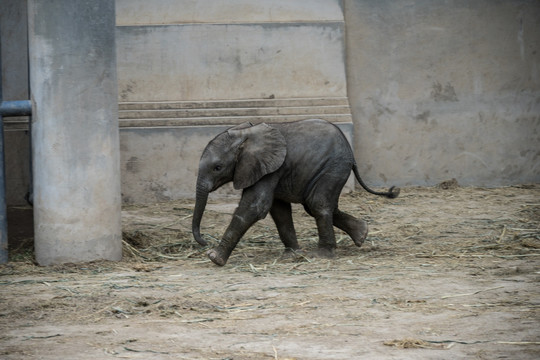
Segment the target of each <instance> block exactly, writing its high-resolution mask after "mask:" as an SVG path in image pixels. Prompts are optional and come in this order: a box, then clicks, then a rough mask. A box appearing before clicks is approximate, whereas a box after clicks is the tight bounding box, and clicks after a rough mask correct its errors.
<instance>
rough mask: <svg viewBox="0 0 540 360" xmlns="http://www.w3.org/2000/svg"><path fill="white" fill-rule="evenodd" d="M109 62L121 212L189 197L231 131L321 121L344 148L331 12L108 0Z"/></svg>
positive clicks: (339, 22)
mask: <svg viewBox="0 0 540 360" xmlns="http://www.w3.org/2000/svg"><path fill="white" fill-rule="evenodd" d="M117 54H118V83H119V84H118V86H119V101H120V114H119V116H120V127H121V143H122V171H123V173H122V192H123V196H124V200H125V201H127V202H148V201H159V200H169V199H176V198H179V197H186V196H187V197H192V196H194V189H195V181H196V175H197V167H198V160H199V157H200V155H201V153H202V151H203V149H204V147H205V145H206V144H207V143H208V142H209V141H210V140H211V139H212V138H213V137H214V136H215V135H217V134H218V133H219V132H221V131H223V130H225V129H226V128H227V127H228V126H231V125H235V124H239V123H242V122H246V121H250V122H252V123H260V122H280V121H292V120H299V119H305V118H324V119H327V120H329V121H333V122H335V123H338V124H339V126H340V127H341V128H342V129H343V130H344V131H345V132H346V133H347V134H348V135H349V137H352V116H351V112H350V107H349V104H348V100H347V82H346V71H345V24H344V18H343V9H342V3H341V1H339V0H317V1H313V2H310V3H309V4H308V3H306V2H305V1H290V0H287V1H285V0H280V1H275V0H272V1H270V0H262V1H257V2H253V1H248V0H232V1H227V2H215V1H189V0H182V1H171V0H158V1H151V2H149V1H142V0H136V1H134V0H129V1H128V0H117ZM352 184H353V183H352V182H349V184H348V186H349V188H351V187H352ZM218 193H221V194H224V193H230V189H224V190H222V191H221V192H218Z"/></svg>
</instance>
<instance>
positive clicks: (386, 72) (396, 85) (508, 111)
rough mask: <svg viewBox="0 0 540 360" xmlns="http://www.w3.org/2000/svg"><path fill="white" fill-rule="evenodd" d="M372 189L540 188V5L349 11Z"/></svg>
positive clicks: (363, 164) (358, 116)
mask: <svg viewBox="0 0 540 360" xmlns="http://www.w3.org/2000/svg"><path fill="white" fill-rule="evenodd" d="M345 19H346V24H347V27H346V29H347V63H348V67H347V72H348V77H347V82H348V89H349V101H350V104H351V108H352V110H353V116H354V125H355V150H356V153H357V154H356V155H357V159H358V161H359V163H360V168H361V169H362V170H363V171H362V173H363V174H365V178H366V180H367V181H368V182H369V183H375V184H379V185H383V184H387V185H389V184H397V185H433V184H436V183H438V182H440V181H443V180H447V179H451V178H456V179H457V180H458V181H459V183H461V184H467V185H487V186H497V185H508V184H516V183H528V182H539V181H540V21H539V19H540V2H538V1H521V0H516V1H488V0H479V1H462V0H455V1H454V0H452V1H445V2H437V1H429V0H415V1H407V2H403V1H389V0H381V1H364V0H346V1H345Z"/></svg>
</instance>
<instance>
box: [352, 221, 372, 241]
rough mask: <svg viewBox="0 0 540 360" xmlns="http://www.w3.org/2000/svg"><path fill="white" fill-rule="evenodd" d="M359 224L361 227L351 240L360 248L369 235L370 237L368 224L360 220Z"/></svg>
mask: <svg viewBox="0 0 540 360" xmlns="http://www.w3.org/2000/svg"><path fill="white" fill-rule="evenodd" d="M359 222H360V225H359V226H358V228H357V229H356V231H355V234H353V236H351V238H352V239H353V241H354V244H355V245H356V246H358V247H360V246H362V244H363V243H364V241H365V240H366V238H367V235H368V225H367V222H365V221H363V220H359Z"/></svg>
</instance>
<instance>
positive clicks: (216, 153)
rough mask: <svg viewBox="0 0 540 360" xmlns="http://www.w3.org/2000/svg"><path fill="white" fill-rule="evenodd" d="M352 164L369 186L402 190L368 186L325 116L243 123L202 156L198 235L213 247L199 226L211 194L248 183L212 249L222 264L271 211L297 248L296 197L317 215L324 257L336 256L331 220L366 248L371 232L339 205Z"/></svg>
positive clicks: (287, 242) (393, 194)
mask: <svg viewBox="0 0 540 360" xmlns="http://www.w3.org/2000/svg"><path fill="white" fill-rule="evenodd" d="M351 169H352V171H353V172H354V174H355V176H356V179H357V180H358V181H359V183H360V184H361V185H362V187H363V188H364V189H366V190H367V191H368V192H370V193H372V194H375V195H383V196H387V197H389V198H395V197H397V196H398V194H399V189H398V188H394V187H392V188H390V190H389V191H388V192H376V191H373V190H371V189H369V188H368V187H367V186H366V184H365V183H364V182H363V181H362V179H361V178H360V176H359V174H358V168H357V166H356V162H355V160H354V157H353V153H352V150H351V147H350V145H349V143H348V142H347V139H346V138H345V136H344V135H343V133H342V132H341V130H340V129H339V128H338V127H337V126H335V125H334V124H331V123H329V122H327V121H324V120H316V119H315V120H302V121H296V122H290V123H276V124H264V123H263V124H259V125H252V124H251V123H245V124H242V125H238V126H236V127H233V128H231V129H229V130H227V131H225V132H223V133H221V134H219V135H218V136H216V137H215V138H214V139H213V140H212V141H210V143H209V144H208V145H207V146H206V148H205V149H204V152H203V154H202V156H201V160H200V163H199V175H198V178H197V194H196V202H195V210H194V213H193V227H192V229H193V237H194V238H195V240H196V241H197V242H198V243H199V244H201V245H203V246H205V245H207V243H206V241H205V240H204V239H203V238H202V237H201V233H200V225H201V219H202V216H203V212H204V209H205V206H206V202H207V200H208V194H209V193H210V192H212V191H214V190H216V189H218V188H219V187H220V186H222V185H223V184H225V183H228V182H230V181H232V182H233V185H234V188H235V189H243V192H242V198H241V200H240V203H239V205H238V207H237V208H236V210H235V212H234V215H233V217H232V220H231V223H230V224H229V227H228V228H227V230H226V231H225V234H224V235H223V238H222V240H221V242H220V243H219V245H218V246H217V247H215V248H213V249H211V250H209V251H208V253H207V255H208V257H209V258H210V259H211V260H212V261H213V262H214V263H216V264H217V265H220V266H223V265H225V263H226V262H227V260H228V258H229V256H230V255H231V252H232V251H233V249H234V248H235V247H236V244H238V241H239V240H240V238H241V237H242V236H243V235H244V234H245V233H246V231H247V230H248V229H249V227H250V226H251V225H253V224H254V223H255V222H256V221H258V220H260V219H263V218H265V217H266V215H267V214H268V212H270V215H271V216H272V218H273V220H274V222H275V224H276V226H277V229H278V232H279V237H280V238H281V241H282V242H283V244H284V245H285V247H286V248H287V249H293V250H297V249H299V245H298V241H297V239H296V232H295V230H294V225H293V220H292V213H291V203H300V204H302V205H304V208H305V209H306V211H307V212H308V213H309V214H310V215H311V216H313V217H314V218H315V220H316V222H317V230H318V232H319V253H320V255H322V256H327V257H331V256H333V254H334V249H335V248H336V240H335V235H334V228H333V226H337V227H338V228H340V229H342V230H343V231H345V232H346V233H347V234H349V236H350V237H351V238H352V240H353V241H354V243H355V244H356V245H357V246H361V245H362V243H363V242H364V239H365V238H366V236H367V224H366V223H365V222H364V221H363V220H359V219H356V218H355V217H353V216H351V215H349V214H346V213H344V212H342V211H340V210H339V209H338V199H339V195H340V193H341V190H342V189H343V186H344V185H345V183H346V181H347V179H348V177H349V174H350V173H351Z"/></svg>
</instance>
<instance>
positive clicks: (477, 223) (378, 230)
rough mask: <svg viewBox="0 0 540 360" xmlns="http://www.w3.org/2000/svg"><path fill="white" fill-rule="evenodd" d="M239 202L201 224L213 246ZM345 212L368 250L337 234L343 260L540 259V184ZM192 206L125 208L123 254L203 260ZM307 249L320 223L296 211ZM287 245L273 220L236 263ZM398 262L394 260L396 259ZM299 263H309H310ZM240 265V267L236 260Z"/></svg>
mask: <svg viewBox="0 0 540 360" xmlns="http://www.w3.org/2000/svg"><path fill="white" fill-rule="evenodd" d="M236 202H237V200H234V199H232V200H231V199H229V200H223V199H221V200H214V201H210V202H209V204H208V206H207V210H206V212H205V215H204V217H203V221H202V225H201V227H202V232H203V234H204V235H203V236H205V238H206V239H207V240H208V241H209V242H210V243H211V244H212V246H213V245H216V244H217V243H218V242H219V239H220V237H221V235H222V234H223V232H224V231H225V228H226V227H227V225H228V223H229V221H230V218H231V215H232V212H233V211H234V208H235V204H236ZM340 208H341V209H342V210H344V211H346V212H348V213H350V214H352V215H354V216H357V217H359V218H363V219H365V220H367V221H368V223H369V226H370V231H369V235H368V239H367V241H366V243H365V244H364V245H363V246H362V248H360V249H359V248H357V247H355V246H354V245H353V244H352V241H351V240H350V238H349V237H348V236H347V235H346V234H345V233H344V232H341V231H340V230H338V229H336V240H337V243H338V249H337V255H338V256H340V257H342V256H348V255H355V256H357V255H358V254H359V253H364V254H368V253H369V256H370V257H385V256H392V257H393V256H396V255H406V256H413V257H417V258H445V259H448V260H451V259H458V258H463V257H486V256H488V257H493V256H497V257H506V258H512V257H515V258H523V257H536V256H539V255H540V253H539V251H540V229H539V227H540V185H524V186H514V187H504V188H494V189H489V188H475V187H459V186H457V183H456V182H454V181H449V182H444V183H441V185H440V186H439V187H434V188H406V189H403V190H402V194H401V195H400V197H398V198H397V199H386V198H382V197H376V196H373V195H370V194H367V193H365V192H353V193H349V194H345V195H343V196H342V197H341V199H340ZM192 210H193V203H192V202H191V201H181V202H170V203H159V204H153V205H150V206H127V207H125V209H124V225H123V226H124V233H123V235H124V255H125V256H126V257H127V258H130V259H131V260H135V261H141V262H148V261H163V260H167V259H186V258H197V259H199V258H201V259H204V258H205V257H204V252H205V251H206V249H203V248H201V247H200V246H198V245H197V244H196V243H195V242H194V240H193V238H192V235H191V220H192ZM293 211H294V214H293V216H294V221H295V227H296V231H297V234H298V240H299V243H300V245H301V246H302V247H303V248H305V249H307V250H311V249H315V248H316V246H317V241H318V235H317V230H316V226H315V222H314V220H313V218H311V217H310V216H309V215H307V214H306V213H305V212H304V210H303V208H302V207H301V206H293ZM282 250H283V248H282V244H281V242H280V240H279V236H278V234H277V230H276V229H275V226H274V224H273V222H272V220H271V219H270V216H268V218H267V219H265V220H263V221H260V222H258V223H257V224H255V225H254V226H253V227H252V228H251V229H250V230H249V231H248V233H247V234H246V235H245V236H244V238H243V239H242V240H241V241H240V243H239V245H238V247H237V249H236V250H235V251H234V252H233V257H232V259H234V258H237V260H236V261H237V262H238V261H240V262H244V261H243V260H242V259H244V260H245V259H249V262H250V263H267V262H269V261H270V262H272V261H274V260H276V259H280V257H281V254H282ZM389 260H390V261H392V259H391V258H390V259H389ZM293 261H310V259H308V258H305V257H303V256H299V257H296V258H295V259H293ZM233 262H234V260H233Z"/></svg>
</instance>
